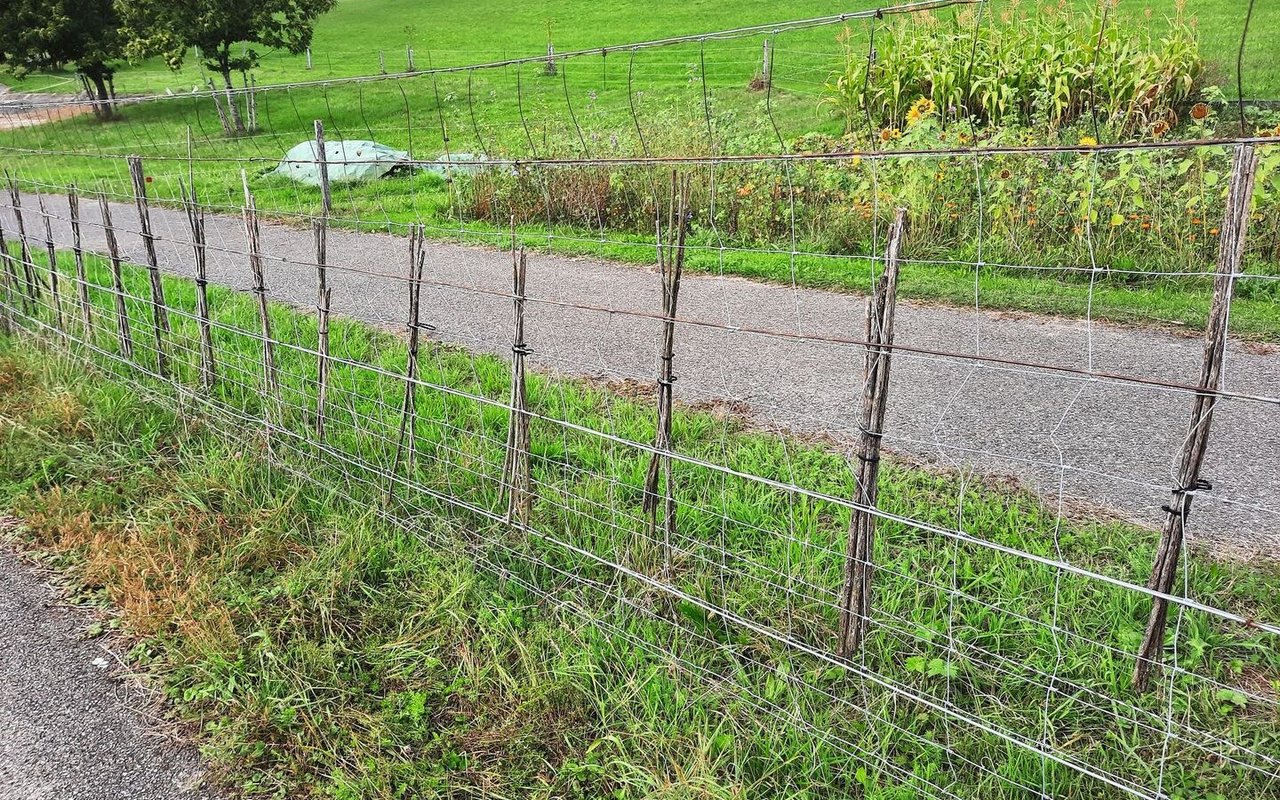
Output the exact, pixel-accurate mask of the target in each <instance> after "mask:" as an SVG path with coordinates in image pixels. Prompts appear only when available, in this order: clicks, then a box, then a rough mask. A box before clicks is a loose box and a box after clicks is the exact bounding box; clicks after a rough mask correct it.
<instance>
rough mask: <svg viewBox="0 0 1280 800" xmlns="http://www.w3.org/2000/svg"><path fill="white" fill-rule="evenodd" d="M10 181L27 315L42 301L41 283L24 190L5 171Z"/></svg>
mask: <svg viewBox="0 0 1280 800" xmlns="http://www.w3.org/2000/svg"><path fill="white" fill-rule="evenodd" d="M5 175H6V177H7V178H8V181H9V202H10V206H11V207H12V208H13V221H14V224H15V225H16V226H17V228H18V256H19V258H20V260H21V261H22V278H23V283H24V284H25V285H26V290H27V291H26V295H25V297H24V299H23V305H24V306H25V308H26V310H27V315H28V316H31V315H33V314H35V310H36V307H37V306H38V305H39V302H40V285H39V283H37V282H36V273H35V266H34V264H33V262H32V260H31V243H30V242H29V241H28V240H27V225H26V221H25V220H24V219H23V217H22V192H20V191H19V190H18V182H17V180H15V179H14V177H13V176H12V175H9V174H8V171H7V170H6V171H5Z"/></svg>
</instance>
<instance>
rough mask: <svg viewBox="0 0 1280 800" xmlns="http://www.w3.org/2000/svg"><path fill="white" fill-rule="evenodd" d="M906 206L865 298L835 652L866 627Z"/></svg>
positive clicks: (855, 641)
mask: <svg viewBox="0 0 1280 800" xmlns="http://www.w3.org/2000/svg"><path fill="white" fill-rule="evenodd" d="M906 228H907V210H906V209H905V208H899V209H898V211H897V214H896V215H895V216H894V219H893V227H891V228H890V229H889V241H888V244H887V246H886V248H885V259H884V273H883V274H882V275H881V276H880V280H879V282H878V283H877V284H876V289H875V292H874V294H873V295H872V297H871V298H870V299H869V300H868V301H867V325H866V340H867V344H866V359H865V361H864V366H863V383H862V415H861V420H860V422H859V424H858V434H859V435H858V448H857V456H858V465H857V484H856V486H855V488H854V493H855V494H854V506H855V507H854V509H853V511H852V513H851V515H850V517H849V537H848V543H847V545H846V548H845V564H844V588H843V589H842V591H841V593H840V647H839V651H840V655H842V656H844V657H846V658H847V657H849V656H850V655H852V654H853V653H855V652H857V650H858V648H860V647H861V646H862V643H863V641H864V640H865V639H866V635H867V631H868V629H869V628H870V626H871V580H872V576H873V574H874V572H875V563H874V561H873V558H872V556H873V553H874V549H875V532H876V516H875V514H874V509H875V505H876V495H877V494H878V491H879V478H880V444H881V439H882V438H883V437H884V415H885V408H886V407H887V405H888V400H889V368H890V366H891V363H892V360H893V318H894V312H895V310H896V309H897V297H898V265H899V254H900V253H901V250H902V239H903V237H904V236H905V235H906Z"/></svg>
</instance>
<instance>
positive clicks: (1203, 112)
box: [1191, 103, 1209, 122]
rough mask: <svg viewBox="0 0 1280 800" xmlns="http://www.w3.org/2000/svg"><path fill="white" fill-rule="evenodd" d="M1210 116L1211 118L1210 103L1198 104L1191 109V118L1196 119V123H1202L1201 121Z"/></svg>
mask: <svg viewBox="0 0 1280 800" xmlns="http://www.w3.org/2000/svg"><path fill="white" fill-rule="evenodd" d="M1208 116H1209V104H1208V103H1196V104H1195V105H1194V106H1192V107H1191V118H1192V119H1194V120H1195V121H1196V122H1200V121H1201V120H1203V119H1205V118H1206V117H1208Z"/></svg>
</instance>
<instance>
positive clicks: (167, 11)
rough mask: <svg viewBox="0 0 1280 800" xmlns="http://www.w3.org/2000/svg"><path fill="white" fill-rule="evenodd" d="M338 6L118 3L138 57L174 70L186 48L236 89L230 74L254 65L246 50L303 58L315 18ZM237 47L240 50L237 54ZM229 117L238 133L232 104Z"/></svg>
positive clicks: (313, 0) (218, 0) (275, 1)
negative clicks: (153, 58) (158, 58)
mask: <svg viewBox="0 0 1280 800" xmlns="http://www.w3.org/2000/svg"><path fill="white" fill-rule="evenodd" d="M336 2H337V0H116V5H117V6H118V7H119V8H120V9H121V11H122V13H123V15H124V18H125V23H126V26H127V28H128V30H129V36H130V39H131V43H130V52H131V53H132V54H133V55H136V56H145V55H153V54H157V53H159V54H161V55H163V56H164V57H165V58H166V60H168V62H169V66H170V67H171V68H173V69H177V68H179V67H180V66H182V61H183V59H184V58H185V56H186V53H187V50H188V49H189V48H192V47H195V48H198V50H199V53H200V55H201V57H202V58H203V59H204V65H205V67H206V68H208V69H209V70H210V71H212V72H216V73H218V74H219V75H221V76H222V82H223V85H224V86H225V87H226V88H227V89H232V88H234V86H233V84H232V82H231V76H232V73H235V72H240V73H242V74H243V73H246V72H248V71H249V70H251V69H253V68H254V67H256V66H257V65H258V57H259V54H258V51H257V50H254V49H253V48H252V47H248V46H247V45H251V44H257V45H261V46H263V47H269V48H277V49H283V50H287V51H288V52H290V53H294V54H297V53H301V52H303V51H304V50H306V49H307V47H309V46H310V44H311V36H312V34H313V33H314V32H315V21H316V18H317V17H319V16H320V15H321V14H323V13H325V12H326V11H329V10H330V9H332V8H333V7H334V5H335V4H336ZM236 45H240V46H241V47H242V48H243V49H241V51H240V53H239V54H236V52H235V50H236V47H235V46H236ZM231 115H232V120H233V124H234V125H235V129H236V131H237V132H240V133H243V132H244V121H243V120H242V119H241V117H240V112H239V110H238V109H237V108H236V105H235V103H232V104H231Z"/></svg>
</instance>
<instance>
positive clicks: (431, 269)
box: [0, 198, 1280, 558]
mask: <svg viewBox="0 0 1280 800" xmlns="http://www.w3.org/2000/svg"><path fill="white" fill-rule="evenodd" d="M25 205H26V207H27V209H28V212H27V213H28V218H29V221H28V228H29V230H31V229H33V226H32V223H33V222H34V221H35V220H34V219H33V217H34V216H35V215H32V214H31V213H30V211H31V209H34V208H35V205H36V204H35V202H34V198H29V199H28V200H27V202H26V203H25ZM82 205H83V206H84V207H85V214H86V217H87V218H88V219H90V220H93V221H95V222H96V220H97V210H96V208H95V207H94V204H92V203H82ZM49 207H50V210H51V212H52V213H54V214H55V215H58V216H63V217H65V216H66V210H67V209H66V204H65V200H60V199H58V198H50V206H49ZM0 213H2V214H3V217H0V218H3V219H4V224H5V229H6V230H7V231H11V230H12V226H11V221H10V215H9V210H8V209H7V208H5V209H4V210H3V212H0ZM113 214H114V217H115V221H116V224H117V225H118V226H120V227H121V228H124V229H126V231H125V232H123V233H122V234H121V242H122V245H123V246H124V248H125V250H126V252H127V255H128V256H129V257H130V258H131V259H133V260H134V261H137V262H141V261H142V257H143V250H142V246H141V242H140V239H139V237H138V235H137V234H136V231H137V229H138V224H137V216H136V213H135V212H134V210H133V208H132V206H131V205H128V204H116V205H115V207H114V209H113ZM152 214H153V225H154V228H155V232H156V234H157V235H158V236H159V237H160V242H159V245H158V247H159V255H160V259H161V262H162V265H163V267H164V268H165V269H166V270H168V271H170V272H173V273H176V274H181V275H190V274H191V273H192V259H191V255H190V248H189V246H188V244H187V242H188V241H189V234H188V229H187V223H186V219H185V216H184V215H183V213H182V212H181V211H175V210H165V209H154V210H153V212H152ZM263 233H264V249H265V250H266V252H267V253H268V254H269V255H270V256H272V257H273V258H272V260H271V261H270V263H269V265H268V270H269V276H268V284H269V287H270V289H271V291H272V296H273V297H274V298H276V299H279V300H283V301H288V302H291V303H295V304H299V305H311V304H313V303H314V293H315V288H314V286H315V278H314V269H313V267H311V266H310V265H309V264H307V263H306V262H307V261H308V260H309V259H311V258H312V255H311V254H312V249H313V246H312V240H311V233H310V231H307V230H299V229H296V228H292V227H288V226H284V225H268V226H266V227H265V230H264V232H263ZM55 238H56V239H57V241H58V243H59V245H60V246H68V245H69V243H70V233H69V230H68V228H67V226H66V225H65V224H57V225H56V227H55ZM85 240H86V246H87V247H90V248H92V249H95V250H99V251H101V250H102V249H103V247H104V244H103V239H102V236H101V230H100V229H98V228H97V227H94V226H88V227H86V231H85ZM208 240H209V243H210V245H211V246H212V247H215V248H219V247H225V248H227V249H226V250H213V251H211V252H210V278H211V279H212V280H215V281H218V282H221V283H224V284H226V285H228V286H231V287H235V288H238V289H245V288H247V287H248V285H249V275H248V269H247V266H246V263H247V262H246V257H245V255H244V249H245V246H244V232H243V226H242V223H241V221H240V219H239V218H238V217H235V216H219V217H213V218H210V220H209V223H208ZM406 252H407V248H406V244H405V240H404V239H403V238H398V237H392V236H390V235H385V234H373V233H354V232H344V231H332V232H331V233H330V239H329V258H330V261H331V262H332V263H333V264H334V265H335V266H336V267H337V268H344V267H345V268H350V269H352V270H360V271H372V272H379V273H387V274H395V275H399V274H401V273H402V272H403V269H404V267H403V265H404V263H405V260H406ZM281 257H283V259H282V258H281ZM428 258H429V266H428V268H427V271H428V274H427V279H428V280H433V281H444V282H449V283H453V284H458V285H461V286H464V287H469V288H474V289H480V290H485V291H496V292H506V291H509V287H510V256H509V254H504V253H499V252H495V251H492V250H486V249H484V248H477V247H468V246H460V245H453V244H447V243H437V244H433V245H431V246H430V249H429V255H428ZM331 275H332V278H331V282H332V285H333V307H334V310H335V311H336V312H338V313H342V314H346V315H350V316H352V317H358V318H361V319H365V320H369V321H372V322H376V323H380V324H386V325H398V324H400V321H401V320H402V319H403V316H404V313H405V312H404V306H405V291H404V287H403V284H402V283H401V282H399V281H396V280H392V279H389V278H386V277H377V276H373V275H367V274H357V273H356V272H346V271H340V270H339V269H335V270H333V271H332V272H331ZM528 293H529V295H530V297H535V298H542V299H551V300H555V301H564V302H565V303H578V304H589V305H594V306H602V307H607V308H612V309H615V310H618V311H636V310H638V311H643V312H646V313H649V314H652V313H654V312H656V311H657V310H658V309H659V307H660V302H659V296H660V290H659V283H658V278H657V275H656V273H655V271H654V270H653V269H646V268H640V267H634V266H626V265H619V264H613V263H606V262H601V261H595V260H588V259H577V258H568V257H563V256H559V255H547V254H531V255H530V260H529V278H528ZM864 302H865V301H864V300H863V299H862V298H859V297H855V296H851V295H843V294H837V293H831V292H823V291H816V290H793V289H791V288H787V287H780V286H775V285H765V284H760V283H754V282H750V281H747V280H742V279H738V278H732V277H718V276H708V275H689V276H687V277H686V278H685V281H684V284H683V286H682V288H681V294H680V315H681V317H684V318H688V319H698V320H707V321H710V322H714V323H717V324H724V325H736V326H750V327H757V328H766V329H771V330H776V331H779V330H780V331H788V332H792V333H802V334H809V335H819V334H820V335H827V336H844V337H852V338H859V337H860V336H861V331H862V327H863V314H864V311H863V304H864ZM422 318H423V320H424V321H428V322H430V323H431V324H432V325H435V326H436V329H437V330H436V333H435V334H434V335H435V336H438V337H440V338H441V339H444V340H446V341H452V342H456V343H460V344H464V345H466V346H468V347H470V348H472V349H473V350H476V351H483V352H490V353H497V354H502V355H504V356H505V355H509V353H510V339H509V337H510V318H511V303H510V300H508V299H503V298H502V297H498V296H492V295H486V294H478V293H475V292H473V291H466V290H458V289H450V288H443V287H439V286H428V287H426V288H424V292H423V308H422ZM657 326H658V324H657V322H656V321H654V320H653V319H648V318H638V317H634V316H627V315H624V314H617V313H613V314H610V313H604V312H601V311H592V310H583V309H575V308H568V307H565V306H563V305H557V304H550V303H533V304H531V305H530V307H529V311H528V321H527V337H528V341H529V344H530V346H531V347H532V348H533V349H534V351H535V355H534V356H533V362H532V363H533V364H534V365H535V366H536V367H539V368H542V369H549V370H554V371H557V372H559V373H563V374H570V375H587V376H594V377H606V378H611V379H623V378H632V379H638V380H643V381H651V380H652V377H653V376H654V375H655V374H656V366H655V362H656V349H657V346H656V343H657ZM897 340H898V342H899V343H900V344H907V345H915V346H921V347H926V348H933V349H938V350H948V351H959V352H967V353H971V352H974V351H975V350H976V349H979V348H980V350H981V353H983V354H985V355H992V356H1001V357H1010V358H1019V359H1023V360H1027V361H1033V362H1039V363H1049V364H1060V365H1068V366H1072V367H1085V366H1086V365H1087V364H1088V359H1089V353H1090V350H1092V359H1093V366H1094V368H1095V369H1096V370H1099V371H1106V372H1114V373H1126V374H1132V375H1139V376H1144V377H1148V378H1155V379H1161V380H1167V381H1175V382H1179V383H1184V384H1194V383H1196V382H1197V381H1198V379H1199V365H1200V360H1201V355H1202V344H1201V341H1200V339H1199V338H1188V337H1179V336H1175V335H1171V334H1167V333H1163V332H1157V331H1147V330H1138V329H1129V328H1120V327H1114V326H1108V325H1097V324H1095V325H1093V326H1090V325H1088V324H1087V323H1086V322H1084V321H1081V320H1061V319H1049V318H1036V317H1028V316H1018V315H1009V314H998V313H990V312H985V311H974V310H963V309H954V308H937V307H931V306H924V305H916V304H912V303H902V304H900V306H899V313H898V321H897ZM676 347H677V355H676V358H677V362H676V365H677V368H676V371H677V373H678V375H679V378H680V380H679V383H678V384H677V385H676V393H677V397H678V398H680V399H681V400H684V401H690V402H692V401H698V400H709V399H725V400H736V401H742V402H744V403H746V404H747V405H748V406H749V407H750V409H751V413H752V414H753V415H754V416H755V417H756V419H757V420H758V421H759V422H761V423H763V424H766V425H772V426H780V427H788V428H792V429H797V430H802V431H806V432H825V433H832V434H835V435H836V436H847V435H849V434H850V432H851V431H853V430H854V426H855V416H856V408H857V405H858V396H859V392H860V387H859V386H858V385H857V377H858V375H860V370H861V358H862V353H861V350H860V349H859V348H858V347H856V346H851V345H837V344H825V343H819V342H813V341H807V342H806V341H800V340H796V339H781V338H777V337H770V336H764V335H759V334H752V333H748V332H743V331H736V332H734V331H724V330H716V329H712V328H707V327H696V326H685V327H682V329H681V330H680V333H679V335H678V339H677V346H676ZM1225 381H1226V386H1227V388H1228V389H1230V390H1232V391H1237V392H1243V393H1252V394H1259V395H1276V394H1280V355H1277V354H1275V353H1271V354H1266V353H1259V352H1256V348H1248V347H1246V346H1244V345H1241V344H1238V343H1233V344H1232V345H1231V346H1230V347H1229V349H1228V355H1227V363H1226V369H1225ZM1190 402H1191V399H1190V396H1189V395H1188V394H1187V393H1185V392H1179V391H1169V390H1164V389H1157V388H1153V387H1150V386H1141V385H1133V384H1121V383H1114V382H1109V381H1105V380H1090V379H1087V378H1082V377H1080V376H1076V375H1069V374H1062V373H1052V372H1045V371H1025V370H1024V371H1018V370H1013V369H1010V368H1007V367H1001V366H997V365H990V364H985V365H984V364H980V363H976V362H972V361H958V360H954V359H940V358H936V357H927V356H913V355H910V354H906V353H903V354H900V355H899V356H895V360H894V365H893V378H892V386H891V396H890V399H889V416H888V420H887V431H888V432H887V434H886V443H887V444H888V445H889V446H890V447H892V448H895V449H897V450H899V451H904V452H907V453H911V454H913V455H915V456H917V457H921V458H926V459H932V460H936V461H939V462H941V463H944V464H951V465H959V464H967V465H971V466H972V467H974V468H975V469H976V470H978V471H981V472H990V473H998V474H1003V475H1013V476H1016V477H1018V478H1019V479H1021V480H1022V481H1023V482H1024V483H1025V484H1027V485H1029V486H1033V487H1035V488H1037V489H1038V490H1039V491H1041V492H1042V493H1044V494H1045V495H1046V496H1047V497H1049V498H1050V499H1051V501H1056V499H1057V498H1058V496H1059V492H1061V494H1062V496H1063V497H1064V498H1066V499H1067V500H1068V501H1072V500H1084V501H1086V502H1087V503H1091V504H1095V505H1099V506H1104V507H1107V508H1110V509H1113V510H1115V511H1117V512H1119V513H1121V514H1123V515H1124V516H1126V517H1128V518H1131V519H1135V520H1138V521H1142V522H1146V523H1152V524H1158V522H1159V519H1160V511H1159V509H1160V506H1161V505H1162V504H1164V503H1167V502H1168V501H1169V494H1168V487H1169V486H1170V485H1171V481H1172V477H1171V474H1172V469H1173V465H1174V461H1175V454H1176V453H1177V452H1178V450H1179V447H1180V446H1181V442H1182V438H1183V436H1184V435H1185V432H1186V429H1187V423H1188V416H1189V413H1190ZM1204 474H1205V476H1206V477H1207V478H1208V479H1209V480H1210V481H1212V483H1213V490H1212V492H1209V493H1207V494H1204V495H1202V496H1201V497H1200V498H1199V499H1198V500H1197V501H1196V511H1195V513H1194V514H1193V515H1192V517H1191V523H1190V530H1189V536H1190V537H1191V539H1192V540H1193V542H1195V543H1197V544H1198V545H1200V546H1205V547H1212V548H1213V549H1214V550H1215V551H1216V552H1219V553H1222V554H1224V555H1231V556H1234V557H1246V558H1247V557H1253V556H1256V555H1259V554H1261V555H1264V556H1269V557H1276V555H1277V554H1280V513H1277V512H1276V510H1275V509H1277V508H1280V408H1278V407H1276V406H1274V405H1266V404H1260V403H1254V402H1246V401H1240V400H1230V401H1226V402H1224V403H1222V404H1220V405H1219V411H1218V414H1217V416H1216V418H1215V420H1214V430H1213V435H1212V439H1211V446H1210V450H1209V454H1208V459H1207V462H1206V465H1205V470H1204ZM976 533H978V534H979V535H980V534H981V532H980V531H978V532H976Z"/></svg>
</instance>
